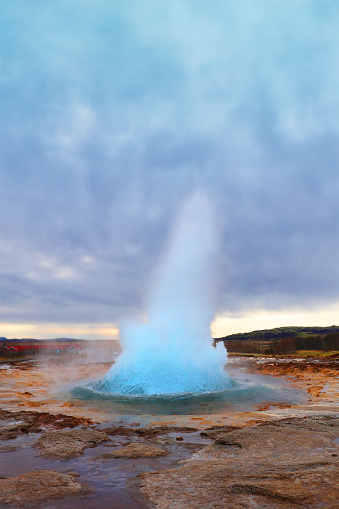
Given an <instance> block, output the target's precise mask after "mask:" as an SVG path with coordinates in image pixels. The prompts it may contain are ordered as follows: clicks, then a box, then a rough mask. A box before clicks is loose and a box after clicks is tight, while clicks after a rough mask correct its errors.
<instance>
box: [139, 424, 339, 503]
mask: <svg viewBox="0 0 339 509" xmlns="http://www.w3.org/2000/svg"><path fill="white" fill-rule="evenodd" d="M212 431H214V432H215V431H217V432H219V434H218V436H215V442H214V443H213V444H212V445H211V446H208V447H205V448H204V449H202V450H201V451H200V452H198V453H197V454H195V455H193V457H192V459H190V460H188V461H186V465H185V466H183V467H181V468H178V469H174V470H173V469H172V470H166V471H162V472H150V473H145V474H143V475H142V481H141V483H142V491H143V492H144V493H145V494H146V495H147V496H149V497H150V499H151V500H152V502H153V503H154V504H155V505H156V507H158V508H159V509H169V508H171V509H172V508H175V509H181V508H182V509H184V508H185V509H190V508H192V509H193V508H196V507H204V508H206V509H208V508H226V507H230V508H232V509H238V508H239V509H240V508H256V507H264V508H272V509H274V508H277V509H278V508H286V509H287V508H293V507H305V508H306V507H307V508H316V507H319V508H320V507H326V508H330V507H331V508H334V507H335V505H334V504H336V503H337V501H338V500H339V487H338V483H337V477H338V471H339V470H338V469H339V461H338V456H337V453H338V449H339V447H338V445H336V444H335V442H334V441H333V440H334V439H335V438H336V437H338V436H339V419H336V418H333V417H326V416H319V417H316V416H314V417H305V418H295V419H283V420H281V421H275V422H269V423H264V424H262V425H259V426H251V427H246V428H243V429H238V430H235V431H228V430H227V432H225V430H222V429H220V430H212Z"/></svg>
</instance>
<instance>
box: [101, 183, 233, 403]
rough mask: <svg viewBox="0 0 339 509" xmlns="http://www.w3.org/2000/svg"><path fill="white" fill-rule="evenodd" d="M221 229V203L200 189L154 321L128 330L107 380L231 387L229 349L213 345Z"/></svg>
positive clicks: (173, 249)
mask: <svg viewBox="0 0 339 509" xmlns="http://www.w3.org/2000/svg"><path fill="white" fill-rule="evenodd" d="M217 246H218V235H217V231H216V226H215V218H214V211H213V207H212V206H211V203H210V202H209V200H208V199H207V198H206V197H205V196H204V195H202V194H200V193H196V194H194V195H193V196H192V198H191V199H190V200H189V201H188V202H187V203H186V205H185V207H184V208H183V210H182V212H181V214H180V216H179V220H178V222H177V224H176V226H175V228H174V232H173V235H172V237H171V242H170V245H169V249H168V251H167V254H166V256H165V257H164V260H163V262H162V264H161V265H160V266H159V267H158V269H157V271H156V277H155V281H156V284H155V285H154V288H153V291H152V292H151V295H150V298H149V301H148V322H147V323H133V324H129V325H128V326H126V327H125V328H124V330H123V331H122V346H123V349H124V350H123V353H122V354H121V356H120V357H119V359H118V361H117V363H116V364H115V365H114V366H113V367H112V369H111V370H110V371H109V372H108V374H107V375H106V377H105V378H104V380H103V381H102V382H101V383H100V384H99V386H100V389H101V390H104V391H108V392H113V393H123V394H142V395H157V394H158V395H160V394H183V393H201V392H206V391H218V390H223V389H225V388H226V387H227V386H228V385H229V379H228V377H227V375H226V374H225V373H224V370H223V365H224V363H225V361H226V356H227V353H226V351H225V349H224V348H223V347H221V348H212V338H211V332H210V323H211V321H212V320H213V312H214V306H215V293H216V292H215V276H216V263H217V251H218V249H217Z"/></svg>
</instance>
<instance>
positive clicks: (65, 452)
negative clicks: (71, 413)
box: [34, 429, 109, 459]
mask: <svg viewBox="0 0 339 509" xmlns="http://www.w3.org/2000/svg"><path fill="white" fill-rule="evenodd" d="M108 440H109V436H108V435H107V434H106V433H103V432H102V431H97V430H94V429H78V430H60V431H50V432H49V433H45V434H43V435H42V436H41V437H40V438H38V440H37V441H36V442H35V444H34V446H35V447H36V448H38V449H39V451H40V454H41V456H45V457H47V458H57V459H69V458H74V457H76V456H80V455H81V454H82V453H83V451H84V450H85V449H86V448H87V447H95V446H96V445H98V444H101V443H102V442H106V441H108Z"/></svg>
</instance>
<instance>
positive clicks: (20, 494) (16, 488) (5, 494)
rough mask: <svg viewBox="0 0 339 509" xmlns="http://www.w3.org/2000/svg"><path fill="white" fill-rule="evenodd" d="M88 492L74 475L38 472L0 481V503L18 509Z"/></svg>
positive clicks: (51, 471) (47, 471) (49, 471)
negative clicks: (17, 508)
mask: <svg viewBox="0 0 339 509" xmlns="http://www.w3.org/2000/svg"><path fill="white" fill-rule="evenodd" d="M88 491H89V490H88V488H87V487H86V486H85V485H83V484H82V483H80V482H79V481H78V480H77V479H76V476H75V475H72V474H63V473H60V472H55V471H53V470H38V471H35V472H29V473H27V474H22V475H18V476H15V477H10V478H8V479H0V502H1V503H3V504H14V505H15V507H20V506H23V505H27V504H34V503H39V502H42V501H44V500H51V499H58V498H63V497H66V496H67V497H69V496H74V495H80V494H85V493H87V492H88Z"/></svg>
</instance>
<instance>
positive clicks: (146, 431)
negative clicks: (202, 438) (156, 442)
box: [103, 425, 197, 438]
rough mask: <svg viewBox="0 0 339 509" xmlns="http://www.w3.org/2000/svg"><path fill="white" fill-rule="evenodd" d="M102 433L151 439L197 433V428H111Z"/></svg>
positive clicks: (163, 426)
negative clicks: (176, 433) (159, 436)
mask: <svg viewBox="0 0 339 509" xmlns="http://www.w3.org/2000/svg"><path fill="white" fill-rule="evenodd" d="M103 431H104V432H105V433H107V434H108V435H124V436H133V435H136V436H138V437H144V438H153V437H156V436H158V435H165V434H168V433H173V432H179V433H193V432H195V431H197V428H192V427H188V426H166V425H161V426H152V427H151V426H144V427H142V428H133V427H131V428H129V427H126V426H111V427H108V428H104V429H103Z"/></svg>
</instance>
